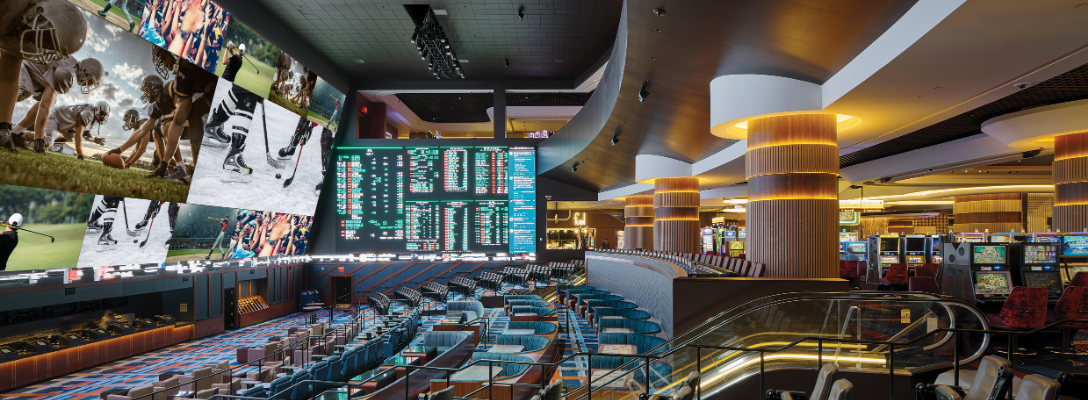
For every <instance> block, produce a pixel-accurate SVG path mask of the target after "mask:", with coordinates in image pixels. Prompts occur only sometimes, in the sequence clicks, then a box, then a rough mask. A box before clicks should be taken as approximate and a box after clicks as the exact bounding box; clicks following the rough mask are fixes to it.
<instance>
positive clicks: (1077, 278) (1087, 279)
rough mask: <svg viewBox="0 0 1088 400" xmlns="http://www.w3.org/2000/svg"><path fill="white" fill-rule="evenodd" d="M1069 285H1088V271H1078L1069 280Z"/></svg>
mask: <svg viewBox="0 0 1088 400" xmlns="http://www.w3.org/2000/svg"><path fill="white" fill-rule="evenodd" d="M1069 286H1088V272H1077V273H1076V274H1073V279H1070V280H1069Z"/></svg>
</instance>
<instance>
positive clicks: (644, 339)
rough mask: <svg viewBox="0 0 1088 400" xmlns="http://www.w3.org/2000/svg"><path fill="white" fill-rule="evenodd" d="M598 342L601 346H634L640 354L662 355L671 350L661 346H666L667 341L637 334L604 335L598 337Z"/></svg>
mask: <svg viewBox="0 0 1088 400" xmlns="http://www.w3.org/2000/svg"><path fill="white" fill-rule="evenodd" d="M597 342H598V343H600V344H633V345H635V347H636V348H637V349H638V354H652V353H660V352H663V351H665V350H668V349H669V347H668V346H667V345H666V346H661V345H663V344H665V339H662V338H660V337H657V336H651V335H639V334H637V333H602V334H600V335H597ZM658 346H661V347H658ZM651 350H653V352H652V353H650V351H651Z"/></svg>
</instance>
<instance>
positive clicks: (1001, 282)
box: [975, 272, 1012, 294]
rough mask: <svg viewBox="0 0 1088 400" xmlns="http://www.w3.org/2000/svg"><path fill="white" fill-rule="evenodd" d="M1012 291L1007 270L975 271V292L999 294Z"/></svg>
mask: <svg viewBox="0 0 1088 400" xmlns="http://www.w3.org/2000/svg"><path fill="white" fill-rule="evenodd" d="M1009 292H1012V279H1011V278H1010V275H1009V273H1008V272H975V293H982V294H1001V293H1009Z"/></svg>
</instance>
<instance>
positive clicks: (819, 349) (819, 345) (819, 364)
mask: <svg viewBox="0 0 1088 400" xmlns="http://www.w3.org/2000/svg"><path fill="white" fill-rule="evenodd" d="M823 367H824V339H823V338H820V339H817V340H816V370H817V371H819V370H820V368H823Z"/></svg>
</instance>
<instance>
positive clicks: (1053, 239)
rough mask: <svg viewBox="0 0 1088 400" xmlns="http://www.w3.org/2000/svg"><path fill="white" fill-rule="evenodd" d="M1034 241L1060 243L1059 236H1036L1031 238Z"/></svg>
mask: <svg viewBox="0 0 1088 400" xmlns="http://www.w3.org/2000/svg"><path fill="white" fill-rule="evenodd" d="M1032 241H1033V242H1035V243H1060V242H1061V241H1062V237H1061V236H1049V235H1048V236H1036V237H1035V239H1033V240H1032Z"/></svg>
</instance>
